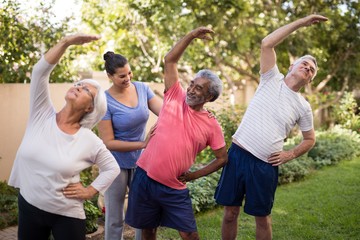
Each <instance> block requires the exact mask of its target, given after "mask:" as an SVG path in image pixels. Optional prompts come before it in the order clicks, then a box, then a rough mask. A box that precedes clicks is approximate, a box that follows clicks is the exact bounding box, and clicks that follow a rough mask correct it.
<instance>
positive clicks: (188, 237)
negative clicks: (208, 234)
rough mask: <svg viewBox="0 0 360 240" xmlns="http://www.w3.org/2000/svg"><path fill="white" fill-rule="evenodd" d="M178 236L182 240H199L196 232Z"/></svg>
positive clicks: (182, 233)
mask: <svg viewBox="0 0 360 240" xmlns="http://www.w3.org/2000/svg"><path fill="white" fill-rule="evenodd" d="M179 234H180V236H181V238H182V239H184V240H199V239H200V238H199V234H198V233H197V232H181V231H179Z"/></svg>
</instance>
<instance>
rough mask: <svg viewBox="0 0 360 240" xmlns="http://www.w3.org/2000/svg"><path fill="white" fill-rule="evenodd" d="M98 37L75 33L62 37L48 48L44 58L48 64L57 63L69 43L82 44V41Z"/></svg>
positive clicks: (89, 40)
mask: <svg viewBox="0 0 360 240" xmlns="http://www.w3.org/2000/svg"><path fill="white" fill-rule="evenodd" d="M98 39H100V36H98V35H89V34H83V33H77V34H74V35H70V36H66V37H64V38H62V39H61V40H60V41H59V42H58V43H57V44H56V45H55V46H53V47H52V48H50V49H49V50H48V51H47V53H46V54H45V60H46V61H47V62H48V63H50V64H57V63H58V62H59V60H60V58H61V57H62V55H63V54H64V52H65V50H66V49H67V48H68V47H69V46H71V45H82V44H84V43H88V42H92V41H96V40H98Z"/></svg>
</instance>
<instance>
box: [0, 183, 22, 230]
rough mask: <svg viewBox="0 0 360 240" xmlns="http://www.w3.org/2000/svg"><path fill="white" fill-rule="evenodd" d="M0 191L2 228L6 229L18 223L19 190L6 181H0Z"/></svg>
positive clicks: (0, 220) (0, 223)
mask: <svg viewBox="0 0 360 240" xmlns="http://www.w3.org/2000/svg"><path fill="white" fill-rule="evenodd" d="M0 193H1V194H0V229H4V228H6V227H9V226H13V225H16V224H17V216H18V207H17V196H18V193H19V191H18V190H17V189H15V188H13V187H11V186H9V185H8V184H7V182H6V181H4V182H0Z"/></svg>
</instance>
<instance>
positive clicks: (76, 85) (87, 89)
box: [74, 82, 95, 105]
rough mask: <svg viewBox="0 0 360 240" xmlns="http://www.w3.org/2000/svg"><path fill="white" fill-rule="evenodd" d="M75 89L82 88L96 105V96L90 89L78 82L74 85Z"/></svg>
mask: <svg viewBox="0 0 360 240" xmlns="http://www.w3.org/2000/svg"><path fill="white" fill-rule="evenodd" d="M74 87H81V89H82V90H84V91H85V92H86V93H87V94H88V95H89V96H90V97H91V100H92V103H93V105H94V99H95V98H94V95H93V94H92V93H91V91H90V89H89V88H88V87H87V86H86V85H85V84H84V83H82V82H77V83H75V84H74Z"/></svg>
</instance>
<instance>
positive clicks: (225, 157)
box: [220, 155, 228, 167]
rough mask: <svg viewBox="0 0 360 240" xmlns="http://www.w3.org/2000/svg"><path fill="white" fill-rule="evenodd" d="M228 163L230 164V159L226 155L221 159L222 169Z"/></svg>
mask: <svg viewBox="0 0 360 240" xmlns="http://www.w3.org/2000/svg"><path fill="white" fill-rule="evenodd" d="M227 162H228V157H227V155H226V156H224V157H223V158H222V159H221V161H220V167H224V166H225V165H226V164H227Z"/></svg>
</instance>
